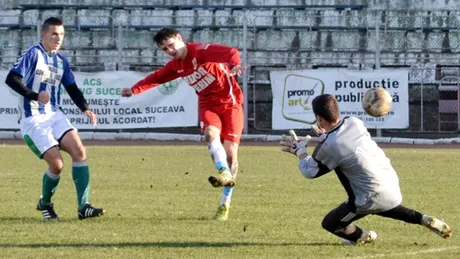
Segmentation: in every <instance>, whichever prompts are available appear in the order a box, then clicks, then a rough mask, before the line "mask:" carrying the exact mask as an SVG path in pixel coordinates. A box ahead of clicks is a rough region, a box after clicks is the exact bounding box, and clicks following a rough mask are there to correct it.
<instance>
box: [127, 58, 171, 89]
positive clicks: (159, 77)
mask: <svg viewBox="0 0 460 259" xmlns="http://www.w3.org/2000/svg"><path fill="white" fill-rule="evenodd" d="M178 77H179V74H178V73H177V70H176V69H174V64H173V62H168V63H167V64H166V65H165V66H164V67H162V68H160V69H158V70H155V71H154V72H153V73H151V74H149V75H148V76H146V77H145V78H144V79H142V80H140V81H139V82H137V83H135V84H134V85H133V86H132V87H130V88H122V89H121V96H122V97H131V96H132V95H133V94H140V93H142V92H144V91H147V90H149V89H151V88H153V87H156V86H158V85H161V84H164V83H166V82H169V81H171V80H174V79H176V78H178Z"/></svg>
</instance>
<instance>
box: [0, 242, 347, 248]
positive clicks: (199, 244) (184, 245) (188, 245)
mask: <svg viewBox="0 0 460 259" xmlns="http://www.w3.org/2000/svg"><path fill="white" fill-rule="evenodd" d="M239 246H241V247H244V246H273V247H276V246H280V247H282V246H341V245H340V244H337V243H320V242H314V243H257V242H255V243H251V242H133V243H130V242H122V243H96V244H91V243H88V244H87V243H68V244H49V243H42V244H40V243H37V244H0V248H67V247H71V248H79V247H95V248H108V247H117V248H123V247H126V248H130V247H163V248H164V247H169V248H191V247H196V248H203V247H239Z"/></svg>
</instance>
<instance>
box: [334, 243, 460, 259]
mask: <svg viewBox="0 0 460 259" xmlns="http://www.w3.org/2000/svg"><path fill="white" fill-rule="evenodd" d="M452 250H460V246H451V247H443V248H431V249H425V250H418V251H412V252H403V253H389V254H375V255H366V256H357V257H340V258H337V259H370V258H385V257H395V256H409V255H419V254H431V253H438V252H445V251H452Z"/></svg>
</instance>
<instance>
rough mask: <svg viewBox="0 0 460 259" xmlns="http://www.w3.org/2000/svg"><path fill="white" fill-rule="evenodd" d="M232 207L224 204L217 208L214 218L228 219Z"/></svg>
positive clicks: (218, 219) (219, 219)
mask: <svg viewBox="0 0 460 259" xmlns="http://www.w3.org/2000/svg"><path fill="white" fill-rule="evenodd" d="M229 209H230V207H229V206H227V205H225V204H222V205H220V206H219V207H218V208H217V212H216V215H215V216H214V219H215V220H217V221H226V220H227V219H228V212H229Z"/></svg>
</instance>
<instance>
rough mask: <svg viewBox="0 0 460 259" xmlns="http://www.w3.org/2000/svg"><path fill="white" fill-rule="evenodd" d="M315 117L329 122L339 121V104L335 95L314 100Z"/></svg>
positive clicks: (322, 96) (317, 97) (319, 96)
mask: <svg viewBox="0 0 460 259" xmlns="http://www.w3.org/2000/svg"><path fill="white" fill-rule="evenodd" d="M311 105H312V107H313V112H314V113H315V115H319V116H321V117H322V118H323V119H325V120H326V121H327V122H336V121H337V120H339V102H337V99H335V97H334V96H333V95H330V94H322V95H318V96H316V97H315V99H313V101H312V103H311Z"/></svg>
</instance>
